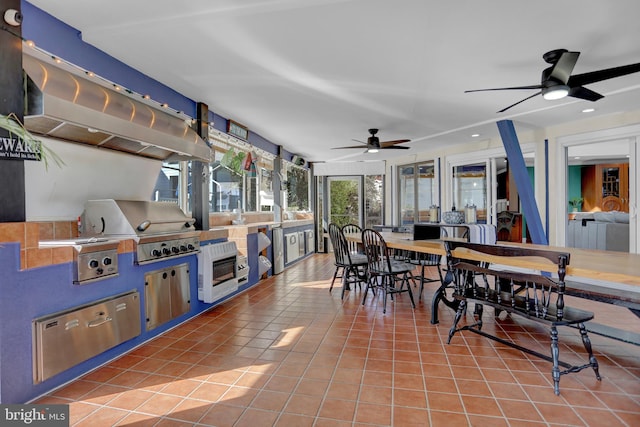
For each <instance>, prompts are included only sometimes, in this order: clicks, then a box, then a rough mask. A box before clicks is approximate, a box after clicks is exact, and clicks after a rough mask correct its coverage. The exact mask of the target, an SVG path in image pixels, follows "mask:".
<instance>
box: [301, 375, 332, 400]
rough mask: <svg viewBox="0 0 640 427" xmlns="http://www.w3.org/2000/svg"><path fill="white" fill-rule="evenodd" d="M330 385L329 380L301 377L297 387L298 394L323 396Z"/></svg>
mask: <svg viewBox="0 0 640 427" xmlns="http://www.w3.org/2000/svg"><path fill="white" fill-rule="evenodd" d="M328 386H329V381H325V380H311V379H304V378H303V379H301V380H300V383H299V384H298V385H297V387H296V389H295V393H296V394H306V395H309V396H323V395H324V393H325V392H326V390H327V387H328Z"/></svg>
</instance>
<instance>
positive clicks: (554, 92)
mask: <svg viewBox="0 0 640 427" xmlns="http://www.w3.org/2000/svg"><path fill="white" fill-rule="evenodd" d="M578 56H580V52H569V51H568V50H567V49H556V50H552V51H549V52H547V53H545V54H544V55H542V59H544V60H545V62H547V63H549V64H552V65H551V67H549V68H545V69H544V70H543V71H542V79H541V82H540V84H539V85H529V86H515V87H499V88H494V89H476V90H466V91H465V93H468V92H484V91H490V90H521V89H540V91H539V92H536V93H534V94H533V95H531V96H528V97H526V98H524V99H522V100H520V101H518V102H516V103H515V104H511V105H509V106H508V107H506V108H503V109H502V110H500V111H498V113H502V112H504V111H507V110H508V109H509V108H511V107H514V106H516V105H518V104H520V103H521V102H524V101H526V100H528V99H530V98H533V97H534V96H538V95H540V94H542V97H543V98H544V99H549V100H553V99H560V98H564V97H565V96H571V97H574V98H580V99H585V100H587V101H597V100H598V99H600V98H604V95H601V94H599V93H597V92H594V91H592V90H590V89H587V88H585V87H583V85H587V84H591V83H596V82H601V81H603V80H608V79H613V78H615V77H621V76H626V75H627V74H633V73H637V72H639V71H640V63H637V64H630V65H623V66H620V67H614V68H607V69H603V70H597V71H591V72H589V73H583V74H576V75H571V72H572V71H573V67H574V66H575V65H576V62H577V61H578Z"/></svg>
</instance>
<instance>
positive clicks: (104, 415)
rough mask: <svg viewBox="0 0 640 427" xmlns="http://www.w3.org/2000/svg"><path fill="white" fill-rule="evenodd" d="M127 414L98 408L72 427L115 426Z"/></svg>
mask: <svg viewBox="0 0 640 427" xmlns="http://www.w3.org/2000/svg"><path fill="white" fill-rule="evenodd" d="M128 414H129V412H127V411H122V410H120V409H113V408H104V407H103V408H99V409H98V410H97V411H95V412H92V413H91V414H89V415H88V416H87V417H86V418H84V419H82V420H81V421H79V422H78V423H76V424H74V426H78V427H85V426H86V427H93V426H111V425H115V424H116V423H118V421H120V420H121V419H123V418H124V417H126V416H127V415H128Z"/></svg>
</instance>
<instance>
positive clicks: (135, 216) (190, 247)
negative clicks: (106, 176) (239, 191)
mask: <svg viewBox="0 0 640 427" xmlns="http://www.w3.org/2000/svg"><path fill="white" fill-rule="evenodd" d="M81 220H82V230H80V235H81V236H83V237H106V238H111V239H120V240H122V239H132V240H133V241H134V242H135V249H136V263H137V264H147V263H151V262H156V261H161V260H164V259H167V258H178V257H183V256H187V255H191V254H194V253H197V252H199V250H200V232H198V231H196V230H195V229H194V228H193V224H194V223H195V219H194V218H191V217H189V216H187V215H186V214H185V213H184V212H183V211H182V210H181V209H180V207H179V206H178V205H176V204H173V203H164V202H152V201H146V200H114V199H102V200H89V201H87V202H86V203H85V208H84V212H83V214H82V218H81Z"/></svg>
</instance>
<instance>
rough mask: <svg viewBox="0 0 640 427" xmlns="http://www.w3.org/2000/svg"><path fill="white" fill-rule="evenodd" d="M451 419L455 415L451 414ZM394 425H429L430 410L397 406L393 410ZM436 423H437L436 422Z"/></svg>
mask: <svg viewBox="0 0 640 427" xmlns="http://www.w3.org/2000/svg"><path fill="white" fill-rule="evenodd" d="M449 417H450V419H453V416H452V415H451V414H450V415H449ZM392 425H395V426H428V425H429V411H427V410H426V409H418V408H404V407H402V406H398V407H395V408H394V410H393V420H392ZM434 425H436V424H434ZM441 425H443V426H444V425H447V426H450V425H453V424H441Z"/></svg>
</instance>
